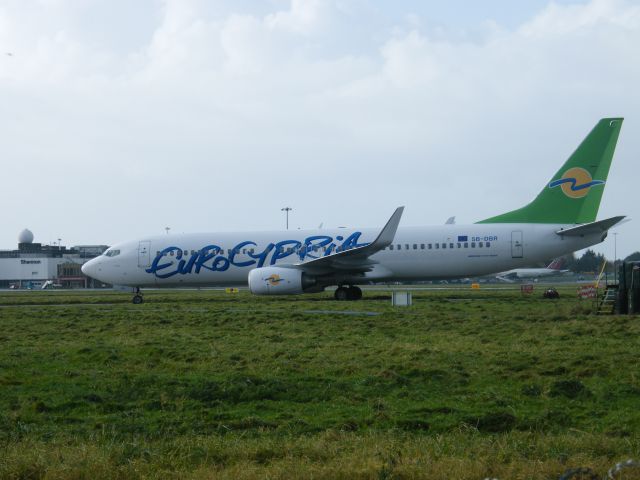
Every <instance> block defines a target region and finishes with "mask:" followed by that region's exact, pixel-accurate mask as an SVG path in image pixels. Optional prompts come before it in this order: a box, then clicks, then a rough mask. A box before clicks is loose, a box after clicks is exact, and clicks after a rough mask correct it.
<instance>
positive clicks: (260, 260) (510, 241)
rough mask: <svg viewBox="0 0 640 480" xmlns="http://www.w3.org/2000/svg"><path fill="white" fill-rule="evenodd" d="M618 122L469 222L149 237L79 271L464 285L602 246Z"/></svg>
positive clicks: (222, 282)
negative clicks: (506, 208)
mask: <svg viewBox="0 0 640 480" xmlns="http://www.w3.org/2000/svg"><path fill="white" fill-rule="evenodd" d="M622 121H623V119H622V118H605V119H602V120H600V121H599V122H598V124H597V125H596V126H595V127H594V128H593V130H592V131H591V132H590V133H589V135H588V136H587V137H586V138H585V139H584V141H583V142H582V143H581V144H580V146H579V147H578V149H577V150H576V151H575V152H574V153H573V154H572V155H571V156H570V157H569V159H568V160H567V161H566V162H565V164H564V165H563V166H562V168H561V169H560V170H559V171H558V172H557V173H556V174H555V175H554V176H553V177H552V178H551V181H550V182H549V183H547V184H545V186H544V188H543V189H542V191H541V192H540V193H539V194H538V196H537V197H536V198H535V199H534V200H533V201H532V202H531V203H530V204H528V205H526V206H525V207H522V208H520V209H517V210H513V211H511V212H508V213H505V214H502V215H498V216H495V217H491V218H488V219H486V220H482V221H480V222H477V223H474V224H471V225H458V224H447V225H439V226H429V227H403V228H398V225H399V223H400V218H401V216H402V212H403V209H404V207H399V208H397V209H396V211H395V212H394V213H393V215H392V216H391V218H390V219H389V220H388V222H387V223H386V225H385V226H384V228H382V230H376V229H371V228H339V229H332V230H330V229H323V230H291V231H290V230H287V231H275V232H244V233H194V234H181V235H159V236H149V237H144V238H140V239H137V240H133V241H130V242H125V243H121V244H118V245H114V246H112V247H110V248H109V249H108V250H106V251H105V253H104V254H103V255H101V256H100V257H97V258H95V259H93V260H91V261H89V262H87V263H85V264H84V266H83V267H82V271H83V272H84V273H85V274H86V275H88V276H90V277H93V278H96V279H98V280H100V281H101V282H104V283H110V284H114V285H125V286H130V287H132V288H133V289H134V292H135V295H134V297H133V303H142V295H141V293H140V288H143V287H182V286H233V285H247V284H248V286H249V289H250V290H251V292H252V293H254V294H256V295H282V294H300V293H314V292H321V291H323V290H324V289H325V288H327V287H329V286H334V285H335V286H337V289H336V290H335V298H336V299H338V300H356V299H359V298H361V296H362V291H361V289H360V288H359V287H358V286H357V285H363V284H368V283H370V282H381V281H415V280H430V279H447V278H465V277H476V276H482V275H488V274H491V273H495V272H500V271H505V270H508V269H511V268H518V267H524V266H526V265H530V264H531V263H533V262H537V261H541V260H543V259H545V258H549V257H558V256H561V255H563V254H566V253H569V252H573V251H576V250H580V249H583V248H586V247H588V246H590V245H594V244H596V243H600V242H602V241H603V240H604V239H605V238H606V236H607V231H608V230H609V229H610V228H611V227H612V226H613V225H615V224H617V223H618V222H620V221H621V220H622V219H623V218H624V216H618V217H613V218H608V219H606V220H600V221H596V215H597V213H598V208H599V205H600V200H601V198H602V193H603V190H604V185H605V182H606V179H607V175H608V173H609V167H610V165H611V159H612V157H613V152H614V150H615V145H616V142H617V139H618V135H619V133H620V128H621V126H622Z"/></svg>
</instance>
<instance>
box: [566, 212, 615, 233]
mask: <svg viewBox="0 0 640 480" xmlns="http://www.w3.org/2000/svg"><path fill="white" fill-rule="evenodd" d="M624 217H625V216H624V215H621V216H618V217H611V218H607V219H606V220H599V221H597V222H591V223H585V224H584V225H578V226H577V227H571V228H565V229H560V230H558V231H557V232H556V233H557V234H558V235H565V236H568V237H580V236H583V235H592V234H594V233H603V232H606V231H607V230H609V229H610V228H611V227H613V226H614V225H615V224H616V223H619V222H620V221H622V219H624Z"/></svg>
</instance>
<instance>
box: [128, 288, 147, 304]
mask: <svg viewBox="0 0 640 480" xmlns="http://www.w3.org/2000/svg"><path fill="white" fill-rule="evenodd" d="M133 292H134V293H133V298H132V299H131V303H133V304H134V305H140V304H141V303H142V302H144V298H142V292H141V291H140V287H136V288H135V289H134V291H133Z"/></svg>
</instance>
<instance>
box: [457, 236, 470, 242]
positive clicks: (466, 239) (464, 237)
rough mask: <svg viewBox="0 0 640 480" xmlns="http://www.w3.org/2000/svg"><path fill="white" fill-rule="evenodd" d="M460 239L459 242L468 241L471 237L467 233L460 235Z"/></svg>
mask: <svg viewBox="0 0 640 480" xmlns="http://www.w3.org/2000/svg"><path fill="white" fill-rule="evenodd" d="M458 241H459V242H468V241H469V237H468V236H467V235H458Z"/></svg>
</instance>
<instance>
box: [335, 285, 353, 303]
mask: <svg viewBox="0 0 640 480" xmlns="http://www.w3.org/2000/svg"><path fill="white" fill-rule="evenodd" d="M333 296H334V297H335V299H336V300H338V301H339V302H343V301H345V300H349V290H348V289H346V288H344V287H338V288H336V291H335V292H334V293H333Z"/></svg>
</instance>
